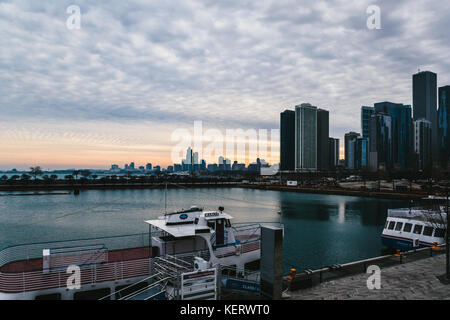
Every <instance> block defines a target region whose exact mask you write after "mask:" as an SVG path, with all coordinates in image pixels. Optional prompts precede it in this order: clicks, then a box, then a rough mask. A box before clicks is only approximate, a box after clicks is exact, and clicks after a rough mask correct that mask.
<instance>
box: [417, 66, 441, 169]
mask: <svg viewBox="0 0 450 320" xmlns="http://www.w3.org/2000/svg"><path fill="white" fill-rule="evenodd" d="M436 95H437V75H436V73H434V72H431V71H421V72H418V73H416V74H414V75H413V112H414V120H418V119H425V120H428V121H430V123H431V145H432V146H431V161H432V162H434V161H437V160H438V156H437V154H438V152H437V151H438V141H437V136H438V132H437V128H438V125H437V121H438V119H437V97H436Z"/></svg>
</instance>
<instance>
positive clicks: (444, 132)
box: [438, 86, 450, 169]
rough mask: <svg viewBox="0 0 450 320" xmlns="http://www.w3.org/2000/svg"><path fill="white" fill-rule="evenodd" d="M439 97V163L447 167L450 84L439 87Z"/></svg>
mask: <svg viewBox="0 0 450 320" xmlns="http://www.w3.org/2000/svg"><path fill="white" fill-rule="evenodd" d="M438 99H439V110H438V148H439V150H438V151H439V163H440V166H441V167H442V168H445V169H447V167H448V163H449V157H450V86H445V87H440V88H439V91H438Z"/></svg>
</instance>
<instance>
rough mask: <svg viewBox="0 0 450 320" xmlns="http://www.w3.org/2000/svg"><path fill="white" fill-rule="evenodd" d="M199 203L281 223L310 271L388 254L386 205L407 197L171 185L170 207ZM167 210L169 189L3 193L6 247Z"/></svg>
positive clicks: (105, 232) (135, 222)
mask: <svg viewBox="0 0 450 320" xmlns="http://www.w3.org/2000/svg"><path fill="white" fill-rule="evenodd" d="M192 205H198V206H201V207H204V208H205V209H216V208H218V207H219V206H224V207H225V211H226V212H228V213H229V214H231V215H232V216H234V217H235V219H234V222H255V221H261V222H278V221H280V222H282V223H283V224H284V226H285V238H284V248H283V250H284V252H283V260H284V266H285V270H288V268H290V267H297V268H298V269H299V270H303V269H305V268H317V267H321V266H325V265H331V264H335V263H345V262H349V261H353V260H356V259H363V258H369V257H373V256H377V255H379V254H381V243H380V233H381V230H382V227H383V225H384V222H385V218H386V214H387V209H388V208H399V207H406V206H407V205H408V204H407V203H406V202H404V201H392V200H379V199H372V198H359V197H345V196H333V195H313V194H301V193H293V192H278V191H263V190H252V189H174V190H171V189H169V190H168V192H167V207H168V210H179V209H181V208H189V207H190V206H192ZM163 211H164V190H91V191H83V192H81V194H80V195H79V196H74V195H48V196H26V197H0V247H2V248H3V247H6V246H10V245H15V244H21V243H29V242H44V241H55V240H69V239H76V238H89V237H100V236H112V235H123V234H131V233H140V232H148V227H147V225H146V224H145V223H144V222H143V221H144V220H148V219H152V218H156V217H157V216H159V215H160V214H161V213H162V212H163ZM279 211H280V212H281V214H279V213H278V212H279Z"/></svg>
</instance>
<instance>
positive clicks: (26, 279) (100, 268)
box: [0, 258, 152, 293]
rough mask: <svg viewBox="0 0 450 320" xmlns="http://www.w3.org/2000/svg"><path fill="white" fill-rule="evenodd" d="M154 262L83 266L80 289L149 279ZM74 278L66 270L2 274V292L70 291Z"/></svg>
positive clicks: (138, 260)
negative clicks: (140, 278)
mask: <svg viewBox="0 0 450 320" xmlns="http://www.w3.org/2000/svg"><path fill="white" fill-rule="evenodd" d="M151 261H152V258H143V259H135V260H125V261H124V260H122V261H116V262H107V263H103V264H92V265H84V266H79V268H80V283H79V284H80V285H82V286H83V285H94V284H96V283H101V282H108V281H119V280H123V279H131V278H137V277H145V276H148V275H149V274H150V273H151V272H150V271H151V267H150V266H151ZM72 275H73V273H72V272H69V271H68V270H66V269H63V268H58V269H50V270H48V272H43V271H42V270H39V271H24V272H15V273H10V272H0V292H2V293H21V292H27V291H37V290H44V289H54V288H66V289H67V288H69V285H71V280H70V279H69V278H70V277H71V276H72Z"/></svg>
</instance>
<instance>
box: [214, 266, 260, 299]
mask: <svg viewBox="0 0 450 320" xmlns="http://www.w3.org/2000/svg"><path fill="white" fill-rule="evenodd" d="M221 280H222V286H223V287H225V288H226V289H229V290H238V291H249V292H257V293H259V292H260V291H261V273H260V272H259V271H251V270H246V269H244V270H239V269H237V268H234V267H223V268H222V278H221Z"/></svg>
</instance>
